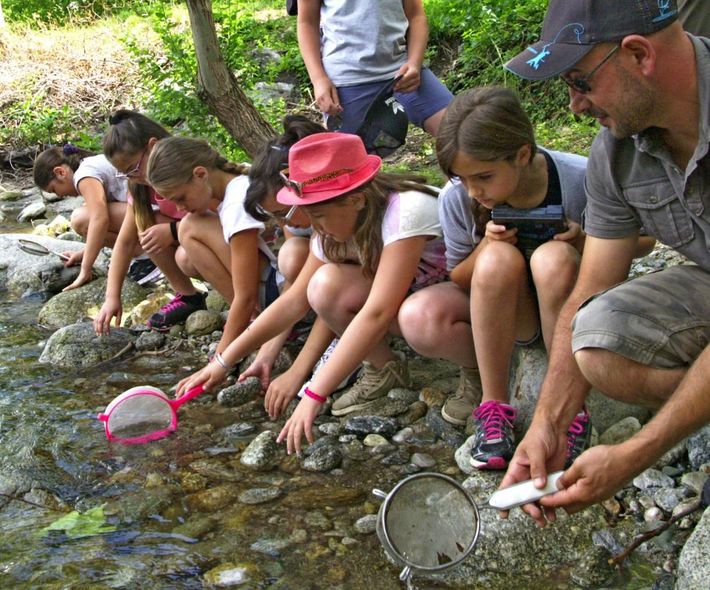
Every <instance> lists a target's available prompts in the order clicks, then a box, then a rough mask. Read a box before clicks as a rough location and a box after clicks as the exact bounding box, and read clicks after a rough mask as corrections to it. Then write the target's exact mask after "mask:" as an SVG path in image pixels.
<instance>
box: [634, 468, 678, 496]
mask: <svg viewBox="0 0 710 590" xmlns="http://www.w3.org/2000/svg"><path fill="white" fill-rule="evenodd" d="M633 484H634V487H636V488H638V489H639V490H643V491H644V492H647V491H649V490H652V489H653V488H662V487H670V488H672V487H673V485H674V481H673V478H671V477H668V476H667V475H665V474H663V473H661V472H660V471H658V469H646V471H644V472H643V473H641V474H640V475H637V476H636V477H635V478H634V480H633Z"/></svg>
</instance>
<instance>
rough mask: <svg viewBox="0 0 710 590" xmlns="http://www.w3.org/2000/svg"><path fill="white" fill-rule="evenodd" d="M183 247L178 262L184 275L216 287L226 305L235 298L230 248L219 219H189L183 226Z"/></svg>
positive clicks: (214, 217)
mask: <svg viewBox="0 0 710 590" xmlns="http://www.w3.org/2000/svg"><path fill="white" fill-rule="evenodd" d="M178 231H179V238H180V246H181V247H182V249H184V252H185V255H182V254H180V253H178V256H177V262H178V265H179V267H180V270H181V271H182V273H184V274H185V275H187V276H195V275H196V276H199V277H201V278H202V279H204V280H205V281H207V282H208V283H209V284H210V285H212V286H213V287H214V288H215V289H216V290H217V291H219V293H220V295H222V297H224V299H225V301H231V300H232V299H233V297H234V288H233V286H232V276H231V272H230V251H229V244H227V242H225V241H224V236H223V235H222V224H221V223H220V221H219V217H217V215H214V214H212V213H206V214H203V215H196V214H194V213H191V214H189V215H186V216H185V217H184V218H183V219H182V220H181V221H180V225H179V229H178Z"/></svg>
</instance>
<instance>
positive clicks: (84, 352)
mask: <svg viewBox="0 0 710 590" xmlns="http://www.w3.org/2000/svg"><path fill="white" fill-rule="evenodd" d="M132 341H133V335H132V334H131V333H130V332H129V331H128V330H125V329H123V328H112V329H111V333H110V334H104V335H102V336H97V335H96V332H94V325H93V324H92V323H91V322H82V323H80V324H72V325H71V326H66V327H64V328H60V329H59V330H57V331H56V332H54V334H52V335H51V336H50V337H49V340H47V344H45V346H44V350H43V351H42V354H41V355H40V357H39V362H40V363H49V364H51V365H53V366H55V367H62V368H69V369H77V368H81V367H89V366H91V365H95V364H97V363H100V362H101V361H105V360H108V359H110V358H112V357H114V356H115V355H116V354H118V353H119V352H120V351H121V350H122V349H123V348H125V347H126V345H128V344H130V343H131V342H132Z"/></svg>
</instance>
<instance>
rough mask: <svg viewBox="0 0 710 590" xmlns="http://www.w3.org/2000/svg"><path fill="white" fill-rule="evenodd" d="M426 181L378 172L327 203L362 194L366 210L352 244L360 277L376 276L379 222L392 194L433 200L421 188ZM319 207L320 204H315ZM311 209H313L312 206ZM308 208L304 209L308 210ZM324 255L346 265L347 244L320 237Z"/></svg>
mask: <svg viewBox="0 0 710 590" xmlns="http://www.w3.org/2000/svg"><path fill="white" fill-rule="evenodd" d="M425 182H426V178H424V177H423V176H414V175H409V174H388V173H385V172H379V173H378V174H377V176H375V178H373V179H372V180H371V181H370V182H368V183H367V184H365V185H363V186H359V187H357V188H356V189H355V190H352V191H350V192H348V193H345V194H343V195H340V196H338V197H336V198H335V199H332V200H330V201H328V203H333V204H336V205H337V204H338V203H340V202H342V201H344V200H345V199H346V198H347V197H349V196H350V195H353V194H356V193H362V194H363V195H364V197H365V206H364V207H363V208H362V209H361V211H360V213H359V214H358V218H357V223H356V230H355V235H354V236H353V241H354V242H355V246H356V248H357V254H358V259H359V263H360V265H361V266H362V273H363V275H364V276H365V277H367V278H369V279H371V278H373V277H374V276H375V272H376V271H377V265H378V263H379V261H380V255H381V254H382V248H383V243H382V229H381V228H382V218H383V217H384V214H385V209H386V208H387V201H388V199H389V196H390V194H391V193H401V192H404V191H419V192H422V193H426V194H428V195H432V196H436V195H437V192H436V190H434V189H433V188H431V187H430V186H427V185H426V184H424V183H425ZM318 204H319V205H322V204H323V203H318ZM311 206H312V205H311ZM308 207H309V205H305V206H304V209H306V211H307V210H308ZM321 240H322V243H323V252H324V253H325V255H326V257H327V258H328V260H332V261H333V262H346V261H347V256H346V254H347V244H344V243H342V242H336V241H335V240H333V239H332V238H328V237H327V236H323V235H321Z"/></svg>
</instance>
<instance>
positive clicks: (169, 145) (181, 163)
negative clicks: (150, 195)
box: [146, 136, 249, 192]
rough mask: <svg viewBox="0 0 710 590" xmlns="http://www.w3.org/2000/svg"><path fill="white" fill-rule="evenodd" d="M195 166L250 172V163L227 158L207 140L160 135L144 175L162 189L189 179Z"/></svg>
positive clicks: (156, 188) (155, 186) (243, 172)
mask: <svg viewBox="0 0 710 590" xmlns="http://www.w3.org/2000/svg"><path fill="white" fill-rule="evenodd" d="M196 166H204V167H205V168H207V169H208V170H215V169H218V170H222V171H223V172H229V173H231V174H235V175H241V174H247V173H248V172H249V166H247V165H246V164H235V163H234V162H230V161H228V160H227V159H226V158H224V157H223V156H221V155H220V154H219V153H218V152H217V151H216V150H214V149H212V147H210V145H209V144H208V143H207V142H206V141H203V140H201V139H193V138H191V137H179V136H174V137H166V138H164V139H161V140H159V141H157V142H156V144H155V145H154V146H153V149H152V150H151V152H150V156H149V157H148V165H147V168H146V169H147V172H146V178H147V179H148V182H150V184H151V185H152V186H153V188H155V190H157V191H158V192H160V191H161V189H168V188H172V187H174V186H178V185H182V184H187V183H188V182H190V180H191V179H192V171H193V170H194V168H195V167H196Z"/></svg>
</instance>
